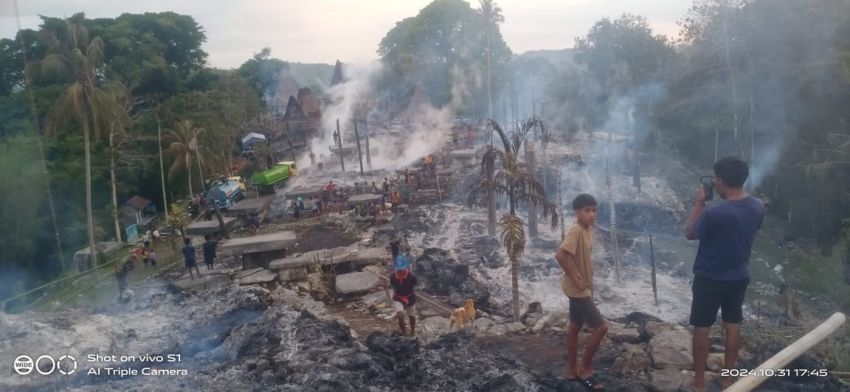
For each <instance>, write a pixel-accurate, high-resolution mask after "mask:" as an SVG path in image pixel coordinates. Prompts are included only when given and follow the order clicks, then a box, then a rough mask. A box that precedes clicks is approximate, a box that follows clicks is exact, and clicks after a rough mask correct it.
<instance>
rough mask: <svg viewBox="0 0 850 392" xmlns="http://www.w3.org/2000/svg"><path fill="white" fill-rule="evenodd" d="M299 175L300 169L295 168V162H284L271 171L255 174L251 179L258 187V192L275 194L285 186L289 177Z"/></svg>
mask: <svg viewBox="0 0 850 392" xmlns="http://www.w3.org/2000/svg"><path fill="white" fill-rule="evenodd" d="M297 174H298V169H297V168H296V167H295V162H292V161H283V162H279V163H278V164H277V165H275V166H274V167H272V168H271V169H268V170H265V171H261V172H259V173H256V174H254V175H253V176H252V177H251V182H252V183H253V184H254V186H256V187H257V191H259V192H263V193H273V192H274V191H275V190H277V189H278V188H280V187H281V186H283V185H285V184H286V180H288V179H289V177H293V176H296V175H297Z"/></svg>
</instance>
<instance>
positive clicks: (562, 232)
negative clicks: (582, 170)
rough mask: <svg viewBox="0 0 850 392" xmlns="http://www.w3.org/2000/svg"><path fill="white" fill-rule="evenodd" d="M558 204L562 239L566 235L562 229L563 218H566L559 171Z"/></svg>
mask: <svg viewBox="0 0 850 392" xmlns="http://www.w3.org/2000/svg"><path fill="white" fill-rule="evenodd" d="M558 205H559V207H558V208H560V211H561V219H560V221H561V241H563V240H564V236H565V235H566V231H565V230H564V227H565V226H564V220H566V219H567V217H566V216H565V215H564V197H563V194H562V193H561V173H560V172H558Z"/></svg>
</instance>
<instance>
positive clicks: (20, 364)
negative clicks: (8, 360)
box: [15, 355, 35, 376]
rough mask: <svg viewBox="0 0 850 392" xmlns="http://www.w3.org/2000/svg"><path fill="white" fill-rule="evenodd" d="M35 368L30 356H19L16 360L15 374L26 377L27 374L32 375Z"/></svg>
mask: <svg viewBox="0 0 850 392" xmlns="http://www.w3.org/2000/svg"><path fill="white" fill-rule="evenodd" d="M34 368H35V363H34V362H33V361H32V357H30V356H29V355H18V357H17V358H15V372H17V373H18V374H20V375H22V376H26V375H27V374H30V373H32V369H34Z"/></svg>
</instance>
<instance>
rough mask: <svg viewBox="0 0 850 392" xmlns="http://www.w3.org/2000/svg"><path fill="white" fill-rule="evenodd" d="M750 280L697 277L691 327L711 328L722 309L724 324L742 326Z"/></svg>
mask: <svg viewBox="0 0 850 392" xmlns="http://www.w3.org/2000/svg"><path fill="white" fill-rule="evenodd" d="M749 284H750V279H749V278H747V279H739V280H715V279H710V278H706V277H704V276H700V275H695V276H694V284H693V286H692V290H693V294H694V297H693V301H692V302H691V317H690V322H691V325H693V326H695V327H710V326H711V325H712V324H714V321H715V320H716V319H717V309H721V314H722V318H723V322H725V323H730V324H740V323H741V322H742V321H743V320H744V312H743V310H742V309H741V308H742V306H743V305H744V295H745V294H746V293H747V286H748V285H749Z"/></svg>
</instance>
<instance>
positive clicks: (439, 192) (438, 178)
mask: <svg viewBox="0 0 850 392" xmlns="http://www.w3.org/2000/svg"><path fill="white" fill-rule="evenodd" d="M434 177H436V178H437V198H439V200H440V201H443V192H442V191H440V174H439V173H437V171H436V170H434Z"/></svg>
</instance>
